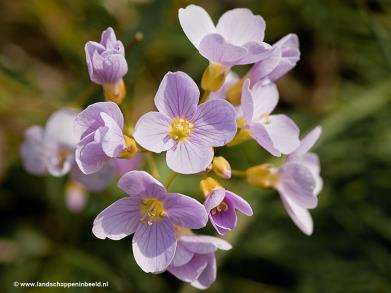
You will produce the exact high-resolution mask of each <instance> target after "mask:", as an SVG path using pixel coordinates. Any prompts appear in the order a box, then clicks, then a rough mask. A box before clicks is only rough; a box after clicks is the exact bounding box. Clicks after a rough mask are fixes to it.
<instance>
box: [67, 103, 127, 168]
mask: <svg viewBox="0 0 391 293" xmlns="http://www.w3.org/2000/svg"><path fill="white" fill-rule="evenodd" d="M123 127H124V118H123V115H122V112H121V110H120V109H119V107H118V105H117V104H115V103H113V102H99V103H95V104H92V105H90V106H88V107H87V109H85V110H84V111H82V112H81V113H79V115H77V117H76V119H75V132H76V133H77V134H78V135H80V141H79V143H78V144H77V147H76V162H77V164H78V166H79V168H80V170H81V171H82V172H83V173H84V174H91V173H95V172H97V171H99V170H100V169H102V167H103V166H104V165H105V164H106V163H107V162H108V161H109V160H110V158H115V157H118V156H119V155H121V153H122V151H123V150H124V149H126V143H125V138H124V135H123V133H122V129H123Z"/></svg>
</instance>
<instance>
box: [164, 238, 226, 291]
mask: <svg viewBox="0 0 391 293" xmlns="http://www.w3.org/2000/svg"><path fill="white" fill-rule="evenodd" d="M231 248H232V247H231V245H230V244H229V243H228V242H226V241H225V240H223V239H220V238H217V237H212V236H201V235H185V236H180V237H179V238H178V244H177V248H176V252H175V256H174V259H173V260H172V263H171V264H170V266H169V267H168V269H167V271H169V272H170V273H171V274H173V275H174V276H175V277H177V278H178V279H180V280H181V281H184V282H189V283H190V284H191V285H192V286H193V287H196V288H198V289H206V288H208V287H209V286H210V285H211V284H212V283H213V282H214V281H215V280H216V259H215V255H214V252H215V251H216V250H217V249H222V250H229V249H231Z"/></svg>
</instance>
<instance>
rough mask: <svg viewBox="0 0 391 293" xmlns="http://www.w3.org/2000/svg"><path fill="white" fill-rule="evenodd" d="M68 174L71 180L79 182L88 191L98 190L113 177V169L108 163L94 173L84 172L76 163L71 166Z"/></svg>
mask: <svg viewBox="0 0 391 293" xmlns="http://www.w3.org/2000/svg"><path fill="white" fill-rule="evenodd" d="M70 176H71V178H72V179H73V180H75V181H77V182H79V183H81V184H82V185H83V186H84V187H85V188H86V189H87V190H89V191H99V190H102V189H103V188H105V187H106V186H107V185H109V183H110V182H111V180H113V178H114V170H113V167H112V166H111V165H110V164H107V165H105V166H103V168H102V169H101V170H99V171H98V172H96V173H94V174H90V175H86V174H84V173H83V172H82V171H81V170H80V168H79V167H78V166H77V165H74V166H73V167H72V170H71V173H70Z"/></svg>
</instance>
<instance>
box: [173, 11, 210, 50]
mask: <svg viewBox="0 0 391 293" xmlns="http://www.w3.org/2000/svg"><path fill="white" fill-rule="evenodd" d="M178 17H179V22H180V24H181V27H182V29H183V31H184V32H185V34H186V36H187V38H188V39H189V40H190V42H191V43H192V44H193V45H194V47H196V48H197V49H198V48H199V45H200V42H201V40H202V39H203V38H204V37H205V36H206V35H207V34H210V33H214V32H215V31H216V28H215V26H214V24H213V21H212V19H211V18H210V16H209V14H208V13H207V12H206V11H205V9H203V8H202V7H200V6H197V5H189V6H187V7H186V8H180V9H179V11H178Z"/></svg>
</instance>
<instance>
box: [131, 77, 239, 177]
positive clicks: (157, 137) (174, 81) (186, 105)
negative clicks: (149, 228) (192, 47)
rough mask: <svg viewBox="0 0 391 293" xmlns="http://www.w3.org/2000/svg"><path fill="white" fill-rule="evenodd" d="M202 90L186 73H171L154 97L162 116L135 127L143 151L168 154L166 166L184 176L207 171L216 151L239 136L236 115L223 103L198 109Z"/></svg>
mask: <svg viewBox="0 0 391 293" xmlns="http://www.w3.org/2000/svg"><path fill="white" fill-rule="evenodd" d="M198 100H199V90H198V87H197V85H196V84H195V82H194V81H193V80H192V79H191V78H190V77H189V76H188V75H187V74H185V73H183V72H175V73H172V72H169V73H167V74H166V75H165V77H164V78H163V80H162V82H161V84H160V86H159V89H158V91H157V93H156V96H155V105H156V107H157V109H158V110H159V112H149V113H147V114H144V115H143V116H142V117H141V118H140V119H139V120H138V121H137V124H136V126H135V131H134V134H133V135H134V138H135V140H136V141H137V143H138V144H140V145H141V146H142V147H143V148H145V149H147V150H149V151H152V152H155V153H160V152H163V151H167V154H166V160H167V165H168V167H170V168H171V169H172V170H174V171H175V172H178V173H182V174H193V173H198V172H201V171H203V170H205V169H206V168H207V167H208V166H209V165H210V163H211V161H212V159H213V153H214V152H213V147H218V146H223V145H225V144H227V143H228V142H229V141H230V140H231V139H232V138H233V136H234V135H235V133H236V122H235V112H234V109H233V107H232V106H231V105H230V104H229V103H228V102H226V101H224V100H213V101H208V102H206V103H203V104H201V105H199V106H197V104H198Z"/></svg>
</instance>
